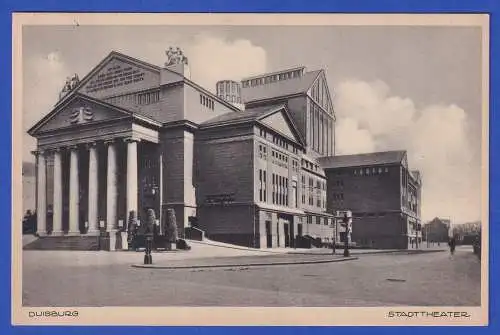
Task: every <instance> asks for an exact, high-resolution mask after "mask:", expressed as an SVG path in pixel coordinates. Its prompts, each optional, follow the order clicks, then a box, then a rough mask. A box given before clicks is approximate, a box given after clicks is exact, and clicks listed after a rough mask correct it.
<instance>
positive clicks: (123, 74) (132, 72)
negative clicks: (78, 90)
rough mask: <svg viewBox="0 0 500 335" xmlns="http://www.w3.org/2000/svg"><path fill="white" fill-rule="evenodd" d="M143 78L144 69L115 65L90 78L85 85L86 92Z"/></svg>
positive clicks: (126, 83)
mask: <svg viewBox="0 0 500 335" xmlns="http://www.w3.org/2000/svg"><path fill="white" fill-rule="evenodd" d="M143 80H144V71H142V70H140V69H138V68H135V67H133V66H121V65H115V66H112V67H110V68H108V69H107V71H105V72H103V73H100V74H99V75H97V77H95V78H94V79H92V80H91V81H90V82H89V84H88V85H87V87H86V92H87V93H94V92H98V91H102V90H106V89H110V88H115V87H120V86H125V85H129V84H133V83H138V82H140V81H143Z"/></svg>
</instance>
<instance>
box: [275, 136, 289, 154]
mask: <svg viewBox="0 0 500 335" xmlns="http://www.w3.org/2000/svg"><path fill="white" fill-rule="evenodd" d="M273 143H274V144H276V145H278V146H280V147H282V148H283V149H286V150H288V142H287V141H285V140H284V139H283V138H282V137H280V136H276V135H273Z"/></svg>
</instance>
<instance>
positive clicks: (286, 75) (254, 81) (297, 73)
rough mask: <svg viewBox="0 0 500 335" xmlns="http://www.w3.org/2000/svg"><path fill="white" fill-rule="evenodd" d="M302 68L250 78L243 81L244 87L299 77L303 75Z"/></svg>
mask: <svg viewBox="0 0 500 335" xmlns="http://www.w3.org/2000/svg"><path fill="white" fill-rule="evenodd" d="M302 71H303V70H302V69H300V70H295V71H290V72H285V73H280V74H273V75H269V76H265V77H261V78H255V79H249V80H245V81H243V82H242V84H243V87H253V86H259V85H264V84H269V83H274V82H276V81H278V80H287V79H291V78H297V77H300V76H301V75H302Z"/></svg>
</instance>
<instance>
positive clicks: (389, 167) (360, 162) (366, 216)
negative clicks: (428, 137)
mask: <svg viewBox="0 0 500 335" xmlns="http://www.w3.org/2000/svg"><path fill="white" fill-rule="evenodd" d="M320 164H321V166H322V167H323V169H325V171H326V175H327V179H328V186H327V189H328V195H327V199H328V201H327V204H328V206H329V208H328V209H329V211H335V210H351V211H352V216H353V223H352V236H351V239H352V241H353V242H355V243H356V244H357V245H359V246H363V247H368V248H380V249H393V248H394V249H406V248H417V246H418V245H420V244H421V242H422V232H421V231H420V227H421V220H420V207H421V206H420V204H421V187H422V181H421V177H420V173H419V172H418V171H416V170H413V171H411V170H410V168H409V167H408V161H407V154H406V151H387V152H375V153H368V154H360V155H342V156H335V157H324V158H320Z"/></svg>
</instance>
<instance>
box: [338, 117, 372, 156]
mask: <svg viewBox="0 0 500 335" xmlns="http://www.w3.org/2000/svg"><path fill="white" fill-rule="evenodd" d="M336 127H337V129H336V133H337V135H336V136H337V138H336V140H337V143H336V147H337V149H336V151H337V152H336V154H338V155H348V154H358V153H368V152H373V151H374V150H375V142H374V140H373V137H372V134H371V133H370V132H369V131H368V130H366V129H360V128H359V124H358V120H357V119H353V118H347V117H344V118H341V119H340V120H339V121H338V122H337V125H336Z"/></svg>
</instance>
